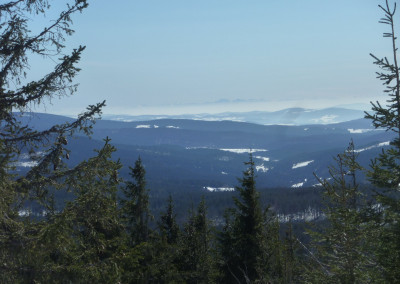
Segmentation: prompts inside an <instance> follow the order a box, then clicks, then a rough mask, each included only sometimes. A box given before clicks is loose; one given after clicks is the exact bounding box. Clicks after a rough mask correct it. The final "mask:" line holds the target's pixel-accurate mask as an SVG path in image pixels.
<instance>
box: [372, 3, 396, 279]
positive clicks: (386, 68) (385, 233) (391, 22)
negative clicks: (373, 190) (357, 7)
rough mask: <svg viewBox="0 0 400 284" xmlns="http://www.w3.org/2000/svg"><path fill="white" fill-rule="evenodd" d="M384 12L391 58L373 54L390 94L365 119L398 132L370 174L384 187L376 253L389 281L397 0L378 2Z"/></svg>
mask: <svg viewBox="0 0 400 284" xmlns="http://www.w3.org/2000/svg"><path fill="white" fill-rule="evenodd" d="M379 7H380V8H381V10H382V11H383V13H384V17H383V18H382V19H381V20H380V23H382V24H385V25H388V27H389V31H388V32H386V33H384V35H383V36H384V37H386V38H389V39H390V41H391V47H392V53H393V54H392V60H389V59H388V58H387V57H384V58H382V59H380V58H378V57H377V56H375V55H373V54H371V56H372V57H373V58H374V60H375V61H374V64H376V65H377V66H378V67H379V68H380V69H381V71H380V72H377V78H378V79H380V80H381V81H382V82H383V85H384V86H385V87H386V89H385V91H384V92H385V93H386V94H387V95H388V96H389V98H388V100H387V104H386V106H385V105H381V104H380V103H379V102H376V103H371V104H372V111H373V113H371V114H370V113H366V118H369V119H371V120H372V123H373V125H374V126H375V127H376V128H384V129H386V130H387V131H392V132H394V133H395V134H396V137H395V138H394V139H393V141H391V142H390V145H391V147H390V148H389V149H387V150H382V153H381V154H380V155H379V156H378V157H377V158H376V159H374V160H373V161H372V164H371V170H370V171H369V177H370V180H371V181H372V183H374V184H375V185H377V186H378V187H380V188H381V189H382V190H381V191H379V192H377V196H376V199H377V202H378V203H379V204H381V206H382V208H383V209H384V214H382V215H381V216H382V218H381V220H380V221H379V224H381V225H382V227H381V235H380V236H379V237H378V239H379V240H380V242H379V246H378V247H379V248H378V251H377V254H378V256H379V262H380V264H381V265H382V266H383V271H384V272H385V277H386V281H387V282H390V283H397V282H400V270H399V269H398V268H399V267H400V237H399V236H400V199H399V184H400V175H399V172H400V73H399V72H400V70H399V65H398V57H397V37H396V35H395V12H396V3H394V5H392V6H391V5H390V4H389V1H388V0H386V1H385V4H384V5H382V6H381V5H379Z"/></svg>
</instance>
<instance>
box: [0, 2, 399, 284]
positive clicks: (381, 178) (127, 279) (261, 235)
mask: <svg viewBox="0 0 400 284" xmlns="http://www.w3.org/2000/svg"><path fill="white" fill-rule="evenodd" d="M49 2H50V1H48V0H15V1H8V2H4V1H3V3H1V4H0V35H1V36H0V283H344V284H348V283H400V199H399V185H400V175H399V172H400V75H399V72H400V69H399V66H398V57H397V54H398V53H397V45H396V44H397V41H396V40H397V38H396V34H395V24H394V22H395V16H396V17H397V16H398V14H395V13H396V4H395V3H393V4H392V3H391V2H390V1H388V0H386V1H380V2H382V3H381V5H380V6H379V10H378V9H377V14H378V11H379V12H380V13H382V15H383V16H382V19H381V21H380V22H381V23H382V27H383V28H384V32H385V33H384V40H386V41H387V44H388V45H390V47H391V48H392V54H387V55H386V57H385V55H383V57H382V55H379V56H378V55H373V54H371V56H372V59H373V63H374V64H375V65H376V67H377V70H378V72H377V79H378V80H381V82H382V84H383V87H384V90H383V91H384V92H385V94H386V95H387V101H386V102H373V103H372V110H371V111H367V112H366V113H365V117H366V118H367V119H369V120H370V121H371V122H372V124H373V125H374V127H375V128H383V129H385V130H387V131H388V132H390V133H393V135H394V138H393V140H392V141H391V142H390V146H389V147H388V148H385V149H382V151H380V152H379V154H378V155H377V156H376V157H374V159H372V160H371V162H370V165H369V166H368V167H363V166H361V165H360V163H359V162H358V152H357V151H356V150H355V145H354V142H353V141H348V144H347V145H337V147H338V148H341V147H342V148H343V150H342V151H341V152H340V153H337V156H336V158H335V159H333V160H332V167H330V168H329V173H330V177H329V178H322V177H320V176H318V174H315V178H316V179H317V181H318V182H319V184H320V187H318V190H316V189H315V188H308V189H307V188H304V189H302V190H300V191H296V192H293V191H292V190H291V189H279V190H276V191H275V190H274V188H270V189H268V190H267V189H265V188H258V187H257V186H258V184H257V177H256V171H255V163H254V157H253V155H252V154H251V153H250V154H249V157H248V160H247V161H246V162H245V163H244V164H243V170H242V175H241V176H238V177H237V178H238V181H237V186H236V188H235V190H234V192H217V193H213V194H210V193H207V192H199V193H196V194H192V195H191V198H188V197H187V196H185V193H182V192H175V191H174V190H173V188H172V189H171V187H173V186H171V185H173V182H174V181H170V183H169V184H168V186H166V188H165V190H164V191H157V192H154V193H153V194H152V188H151V187H149V185H148V183H147V180H146V167H144V164H145V160H143V157H137V159H136V162H135V163H134V164H132V165H123V164H122V162H121V160H119V159H115V156H113V155H114V153H115V151H116V150H117V149H116V147H115V146H113V140H112V138H113V137H112V134H111V133H110V135H109V137H107V136H105V137H103V139H104V140H103V144H102V145H99V147H98V148H97V149H94V150H95V151H94V152H93V155H92V156H91V157H89V158H86V157H83V158H82V159H81V160H79V162H77V163H76V164H75V165H74V166H71V164H70V163H69V160H70V158H71V157H72V156H73V155H74V152H73V151H72V150H71V148H70V146H71V144H70V141H71V140H72V139H73V138H74V137H75V136H76V135H77V134H78V133H79V134H80V135H83V134H84V135H86V136H88V137H90V136H91V135H92V134H93V126H94V123H95V122H96V120H97V119H100V118H101V113H102V110H103V108H104V107H106V102H105V101H103V102H100V103H95V104H93V105H90V106H88V107H87V109H86V110H85V111H84V112H82V113H81V114H80V115H79V117H78V118H77V119H75V120H72V119H71V120H70V121H69V122H66V123H60V124H53V125H51V126H49V127H48V128H46V129H40V130H38V129H36V128H34V127H32V125H30V121H29V120H27V121H25V120H21V119H20V118H19V117H20V115H21V113H22V114H24V113H27V112H30V111H31V109H32V107H33V106H36V105H41V104H44V103H46V102H47V101H48V100H49V99H52V98H53V99H55V98H59V97H60V98H62V97H65V96H70V95H73V94H74V93H75V92H76V91H77V87H78V86H77V85H76V83H75V77H76V76H77V75H78V73H79V71H80V69H79V68H78V67H77V66H78V63H79V60H80V59H81V56H82V55H83V53H84V50H85V47H84V46H77V47H76V48H75V49H73V50H71V51H69V53H68V51H66V50H65V41H67V40H68V38H69V37H70V36H72V35H73V33H74V31H73V30H72V18H73V17H74V16H81V17H84V12H85V9H86V8H87V7H88V2H87V1H86V0H75V1H72V4H70V5H66V6H65V7H66V8H65V10H64V11H62V12H61V13H60V14H59V15H58V18H56V19H52V21H49V22H48V25H47V26H44V27H43V29H42V30H39V31H36V33H35V32H34V31H32V30H34V29H31V27H30V26H29V24H30V23H31V19H32V18H35V19H37V18H38V17H44V16H45V14H46V13H47V12H48V10H49V9H51V6H50V5H49V4H50V3H49ZM81 12H82V15H75V14H80V13H81ZM355 36H356V35H355ZM32 56H37V57H39V58H42V59H43V60H47V59H49V58H51V59H52V60H51V62H53V65H54V66H53V69H52V71H51V72H49V73H48V74H46V75H44V76H43V77H41V78H39V79H36V80H32V81H31V80H30V79H28V78H31V77H29V76H28V75H29V72H30V67H31V58H32ZM48 107H49V108H51V105H49V106H48ZM22 155H25V156H28V158H29V159H30V161H32V162H34V163H32V166H31V167H30V168H29V170H27V171H25V172H21V171H19V170H18V169H17V162H18V161H19V160H20V158H21V156H22ZM72 158H73V159H77V158H79V157H76V156H73V157H72ZM123 167H126V168H128V169H129V176H126V175H122V174H121V171H122V169H123ZM161 174H162V173H160V175H161ZM360 175H364V176H366V177H367V178H366V179H367V181H368V183H362V184H361V183H360V182H359V177H360ZM159 186H160V187H162V184H161V185H159ZM272 192H275V193H274V194H273V193H272ZM152 202H153V204H152ZM307 202H308V203H307ZM303 203H304V204H310V203H312V204H313V205H314V208H315V209H316V213H315V214H316V215H318V216H317V217H318V218H314V220H313V221H312V222H305V221H304V220H299V219H296V218H293V216H292V215H290V214H287V215H285V216H283V215H282V214H279V212H280V213H282V212H288V213H290V212H293V211H294V212H296V210H297V207H296V206H299V208H302V205H301V204H303ZM60 204H61V205H60ZM276 204H280V205H279V206H280V211H279V212H278V210H276V207H277V205H276ZM32 208H34V211H35V212H32ZM211 215H212V216H214V217H213V218H210V217H209V216H211ZM215 216H219V218H216V217H215Z"/></svg>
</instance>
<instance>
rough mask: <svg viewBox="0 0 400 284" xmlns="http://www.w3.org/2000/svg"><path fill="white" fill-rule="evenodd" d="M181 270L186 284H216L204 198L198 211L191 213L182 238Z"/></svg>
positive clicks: (180, 252)
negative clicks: (214, 283)
mask: <svg viewBox="0 0 400 284" xmlns="http://www.w3.org/2000/svg"><path fill="white" fill-rule="evenodd" d="M179 244H180V251H179V269H180V271H181V274H182V276H183V278H184V280H185V282H186V283H212V282H214V276H215V273H214V261H213V257H212V254H211V228H210V224H209V221H208V219H207V207H206V203H205V200H204V197H203V198H202V200H201V201H200V203H199V205H198V207H197V211H196V212H194V210H193V209H192V210H191V211H190V212H189V220H188V221H187V223H186V224H184V228H183V232H182V234H181V237H180V242H179Z"/></svg>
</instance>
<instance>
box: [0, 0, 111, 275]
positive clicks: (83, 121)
mask: <svg viewBox="0 0 400 284" xmlns="http://www.w3.org/2000/svg"><path fill="white" fill-rule="evenodd" d="M87 6H88V4H87V2H86V0H75V1H69V5H66V6H65V9H64V10H63V11H62V12H61V13H60V14H59V16H58V17H56V18H55V19H51V20H49V21H48V25H47V26H43V27H42V29H41V30H39V31H38V32H37V33H35V32H32V30H37V29H30V28H29V26H30V25H31V24H35V23H33V22H34V21H35V20H37V19H40V18H41V16H44V15H45V14H46V12H47V10H48V9H50V5H49V2H48V1H47V0H29V1H28V0H18V1H8V2H3V3H1V4H0V194H1V198H0V282H4V283H18V282H20V281H21V278H20V277H29V275H30V274H32V269H31V268H30V267H29V265H28V264H27V261H28V260H29V257H28V255H27V253H28V251H27V250H26V248H27V247H30V246H31V245H32V242H33V241H34V240H35V239H36V238H37V237H38V235H37V234H38V233H39V228H40V226H36V224H35V223H36V222H37V220H35V218H31V216H25V217H23V216H20V214H19V213H20V212H21V211H23V210H25V209H26V208H25V207H24V206H25V204H26V201H27V200H29V201H30V202H37V204H40V206H42V207H41V209H43V210H44V211H48V210H49V207H50V206H51V203H52V201H51V198H50V196H49V194H48V191H49V190H54V189H59V188H65V186H64V182H65V180H66V179H68V177H70V176H71V175H73V174H76V173H77V172H79V170H80V169H81V168H82V165H81V167H77V168H72V169H71V168H68V167H67V165H66V164H65V163H64V160H65V159H68V158H69V155H70V153H69V150H68V148H67V147H68V146H67V144H68V139H69V137H70V136H72V135H73V134H74V133H75V132H76V131H82V132H84V133H86V134H90V131H91V126H92V121H93V118H94V117H95V116H96V115H98V114H100V112H101V108H102V107H103V106H104V102H103V103H100V104H97V105H93V106H89V107H88V110H87V111H86V112H85V113H83V114H81V115H80V116H79V118H78V119H77V120H76V121H74V122H70V123H65V124H61V125H54V126H52V127H50V128H49V129H47V130H43V131H38V130H35V129H32V127H30V126H29V124H28V123H29V122H28V123H23V122H22V120H21V116H20V114H19V113H17V111H19V112H27V111H29V110H30V108H31V107H32V106H35V105H41V104H43V103H45V101H46V100H47V99H51V98H55V97H62V96H65V95H72V94H73V93H74V92H75V91H76V89H77V85H76V84H75V83H74V77H75V76H76V75H77V73H78V72H79V68H78V67H77V63H78V62H79V60H80V56H81V53H82V52H83V50H84V49H85V48H84V47H82V46H80V47H78V48H76V49H74V50H73V51H72V52H71V54H69V55H66V54H63V52H62V51H63V48H64V41H65V38H66V36H69V35H71V34H72V33H73V30H72V29H71V26H70V24H71V19H72V15H73V14H74V13H77V12H82V11H83V10H84V9H85V8H86V7H87ZM32 15H35V16H34V17H33V16H32ZM43 19H46V18H43ZM39 21H41V20H39ZM34 56H38V57H41V58H43V59H44V60H45V59H46V58H47V59H50V61H49V62H55V65H54V68H53V70H52V71H51V72H50V73H48V74H46V75H44V76H43V77H41V78H40V79H38V80H33V81H29V80H30V77H31V76H30V75H31V74H30V68H29V67H30V63H31V58H32V57H34ZM58 58H59V59H58ZM35 76H36V74H35ZM22 154H23V155H24V156H27V157H29V159H30V162H31V164H32V165H34V166H33V167H32V168H30V170H29V171H28V172H27V173H24V174H22V173H21V172H17V171H15V166H16V165H17V164H18V160H19V158H20V157H21V155H22ZM24 212H26V211H24Z"/></svg>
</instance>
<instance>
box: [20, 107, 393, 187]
mask: <svg viewBox="0 0 400 284" xmlns="http://www.w3.org/2000/svg"><path fill="white" fill-rule="evenodd" d="M250 114H251V115H253V116H251V115H250ZM275 115H277V117H275V118H273V115H272V113H269V114H268V113H264V118H260V119H259V120H260V121H262V122H266V121H269V122H271V121H272V119H275V120H280V121H281V122H282V124H283V123H284V124H288V123H287V122H289V121H291V122H295V123H293V124H299V122H300V121H314V123H310V124H308V125H301V126H300V125H294V126H288V125H262V124H263V123H258V124H255V123H249V122H237V121H226V120H222V119H221V121H204V120H194V119H171V118H168V119H156V120H145V121H131V122H123V121H118V120H99V121H97V123H96V124H95V126H94V134H93V136H92V139H88V138H86V137H83V136H80V137H78V138H76V139H71V141H70V143H69V144H68V147H69V148H70V149H71V155H70V157H71V159H70V163H71V164H74V163H77V162H78V161H81V160H82V159H84V158H88V157H90V156H91V155H93V151H92V150H93V149H94V148H99V147H101V145H102V142H101V141H102V139H104V138H105V137H107V136H108V137H110V138H111V139H112V143H113V144H114V145H115V146H116V147H117V148H118V151H117V152H116V153H115V158H120V159H121V162H122V163H123V164H124V165H125V167H124V168H123V170H122V175H123V176H124V177H128V166H132V165H133V164H134V162H135V160H136V159H137V158H138V156H139V155H140V156H141V158H142V160H143V162H144V165H145V167H146V171H147V179H148V183H149V186H150V187H151V188H154V189H158V190H171V189H173V190H175V191H188V190H196V191H202V190H203V191H207V190H208V191H218V190H232V189H233V188H234V187H235V186H236V185H237V184H238V182H237V178H238V177H241V175H242V171H243V170H244V169H245V166H244V164H243V162H245V161H247V160H248V158H249V152H250V151H252V152H253V158H254V161H255V165H256V170H257V185H258V187H262V188H264V187H291V188H293V189H294V190H298V189H299V188H302V187H308V186H314V185H316V184H317V180H316V178H315V177H314V173H315V174H317V175H318V176H320V177H323V178H328V177H329V172H328V166H329V165H332V164H334V160H333V157H335V156H336V155H337V154H339V153H342V152H343V151H344V150H345V149H346V147H347V145H348V143H349V142H350V141H351V140H353V141H354V143H355V145H356V149H357V153H358V154H359V162H360V163H361V164H362V165H364V166H365V167H368V164H369V161H370V159H371V158H373V157H375V156H376V155H377V154H378V153H379V152H380V151H381V148H384V147H388V146H389V141H390V140H391V139H392V138H393V134H392V133H390V132H386V131H383V130H376V129H374V128H373V127H372V126H371V121H369V120H365V119H363V118H359V119H356V120H350V121H344V122H340V123H334V124H316V122H317V119H320V122H321V119H322V120H324V117H327V116H331V118H332V119H333V120H335V121H339V120H345V119H347V118H349V117H351V118H352V117H356V116H357V115H358V116H359V117H360V116H361V117H362V112H360V111H352V110H345V109H337V108H335V109H326V110H318V111H317V110H304V109H288V110H283V111H280V112H276V113H275ZM333 116H335V118H333ZM221 117H222V115H221ZM243 117H247V119H249V118H250V117H253V119H254V120H255V119H256V118H257V115H256V113H246V115H243ZM260 117H262V116H260ZM279 117H280V118H279ZM115 119H116V118H115ZM21 120H23V121H24V122H29V124H30V125H32V126H34V127H35V128H37V129H42V130H43V129H46V128H49V127H50V126H51V125H53V124H60V123H63V122H65V121H70V120H72V119H71V118H68V117H62V116H56V115H49V114H40V113H36V114H29V113H27V114H24V115H23V116H22V117H21ZM327 121H328V119H325V122H327ZM267 124H270V123H267ZM29 162H30V161H29V160H27V159H25V160H24V159H23V158H22V159H21V161H20V164H19V166H20V168H21V170H23V168H24V167H25V168H27V167H29V166H32V164H30V163H29ZM359 180H360V182H363V181H364V178H363V176H360V179H359Z"/></svg>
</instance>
